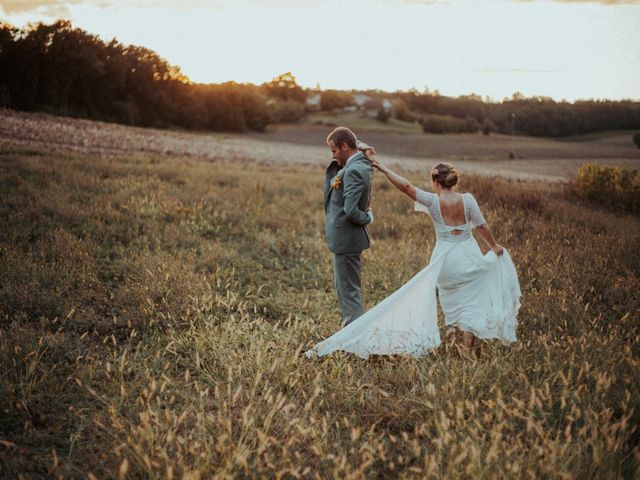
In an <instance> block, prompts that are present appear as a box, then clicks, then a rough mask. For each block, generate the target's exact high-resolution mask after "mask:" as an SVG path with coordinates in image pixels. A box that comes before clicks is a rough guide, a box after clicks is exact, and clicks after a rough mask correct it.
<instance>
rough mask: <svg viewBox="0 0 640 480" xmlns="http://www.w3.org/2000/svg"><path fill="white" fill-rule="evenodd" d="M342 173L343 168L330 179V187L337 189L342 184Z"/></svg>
mask: <svg viewBox="0 0 640 480" xmlns="http://www.w3.org/2000/svg"><path fill="white" fill-rule="evenodd" d="M343 173H344V168H343V169H342V170H340V171H339V172H338V173H337V174H336V176H335V177H333V180H331V189H332V190H338V189H339V188H340V187H341V186H342V174H343Z"/></svg>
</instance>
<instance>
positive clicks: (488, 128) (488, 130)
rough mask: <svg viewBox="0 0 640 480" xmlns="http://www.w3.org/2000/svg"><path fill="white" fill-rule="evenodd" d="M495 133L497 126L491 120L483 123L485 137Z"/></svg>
mask: <svg viewBox="0 0 640 480" xmlns="http://www.w3.org/2000/svg"><path fill="white" fill-rule="evenodd" d="M495 131H496V125H495V123H493V122H492V121H491V120H488V119H486V120H485V121H484V122H483V123H482V133H483V134H484V135H491V134H492V133H493V132H495Z"/></svg>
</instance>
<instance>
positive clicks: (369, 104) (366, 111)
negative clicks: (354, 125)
mask: <svg viewBox="0 0 640 480" xmlns="http://www.w3.org/2000/svg"><path fill="white" fill-rule="evenodd" d="M321 104H322V93H321V92H320V93H312V94H310V95H309V96H308V97H307V100H306V105H307V109H308V110H315V111H317V110H320V108H321ZM393 110H394V108H393V102H392V101H391V100H390V99H388V98H381V97H372V96H370V95H365V94H364V93H355V94H353V104H352V105H348V106H346V107H343V108H341V109H340V111H343V112H360V113H361V114H362V115H363V116H368V117H377V116H379V115H380V112H381V111H383V112H384V113H385V114H387V115H389V116H390V115H392V114H393Z"/></svg>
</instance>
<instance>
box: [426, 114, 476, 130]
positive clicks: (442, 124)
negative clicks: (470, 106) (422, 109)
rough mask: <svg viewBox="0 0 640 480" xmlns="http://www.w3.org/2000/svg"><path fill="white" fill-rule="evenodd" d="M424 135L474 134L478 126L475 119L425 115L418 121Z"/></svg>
mask: <svg viewBox="0 0 640 480" xmlns="http://www.w3.org/2000/svg"><path fill="white" fill-rule="evenodd" d="M420 124H421V125H422V131H423V132H425V133H476V132H477V131H478V130H480V124H479V123H478V120H477V119H476V118H475V117H467V118H464V119H462V118H456V117H452V116H449V115H427V116H426V117H423V118H422V119H421V120H420Z"/></svg>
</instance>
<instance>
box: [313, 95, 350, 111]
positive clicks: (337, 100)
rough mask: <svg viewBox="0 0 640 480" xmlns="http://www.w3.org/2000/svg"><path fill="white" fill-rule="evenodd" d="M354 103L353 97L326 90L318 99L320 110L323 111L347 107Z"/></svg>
mask: <svg viewBox="0 0 640 480" xmlns="http://www.w3.org/2000/svg"><path fill="white" fill-rule="evenodd" d="M354 103H355V101H354V99H353V95H351V94H350V93H347V92H341V91H339V90H326V91H324V92H322V95H321V97H320V108H321V109H322V110H325V111H329V110H337V109H339V108H344V107H348V106H350V105H353V104H354Z"/></svg>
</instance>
